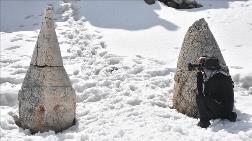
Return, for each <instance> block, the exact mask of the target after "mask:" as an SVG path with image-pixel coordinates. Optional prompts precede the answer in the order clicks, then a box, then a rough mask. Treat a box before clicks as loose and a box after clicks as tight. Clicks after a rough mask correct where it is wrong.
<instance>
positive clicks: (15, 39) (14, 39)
mask: <svg viewBox="0 0 252 141" xmlns="http://www.w3.org/2000/svg"><path fill="white" fill-rule="evenodd" d="M22 39H23V38H13V39H11V40H10V41H11V42H16V41H19V40H22Z"/></svg>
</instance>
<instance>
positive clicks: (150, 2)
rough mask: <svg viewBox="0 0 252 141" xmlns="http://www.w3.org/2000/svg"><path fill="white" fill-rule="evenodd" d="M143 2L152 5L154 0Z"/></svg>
mask: <svg viewBox="0 0 252 141" xmlns="http://www.w3.org/2000/svg"><path fill="white" fill-rule="evenodd" d="M144 1H145V3H147V4H149V5H152V4H154V3H155V0H144Z"/></svg>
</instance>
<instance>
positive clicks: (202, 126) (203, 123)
mask: <svg viewBox="0 0 252 141" xmlns="http://www.w3.org/2000/svg"><path fill="white" fill-rule="evenodd" d="M197 125H198V126H199V127H201V128H207V127H208V126H209V125H210V122H209V121H199V122H198V124H197Z"/></svg>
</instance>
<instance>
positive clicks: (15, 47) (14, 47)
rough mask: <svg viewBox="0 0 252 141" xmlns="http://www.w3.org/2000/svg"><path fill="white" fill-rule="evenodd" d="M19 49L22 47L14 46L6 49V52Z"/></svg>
mask: <svg viewBox="0 0 252 141" xmlns="http://www.w3.org/2000/svg"><path fill="white" fill-rule="evenodd" d="M17 48H20V46H12V47H9V48H6V49H5V50H13V49H17Z"/></svg>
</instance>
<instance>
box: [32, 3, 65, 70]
mask: <svg viewBox="0 0 252 141" xmlns="http://www.w3.org/2000/svg"><path fill="white" fill-rule="evenodd" d="M31 64H32V65H36V66H63V62H62V57H61V53H60V48H59V43H58V38H57V35H56V32H55V29H54V21H53V9H52V8H51V7H48V8H47V9H45V12H44V16H43V22H42V26H41V30H40V33H39V36H38V39H37V43H36V46H35V48H34V51H33V55H32V60H31Z"/></svg>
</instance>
